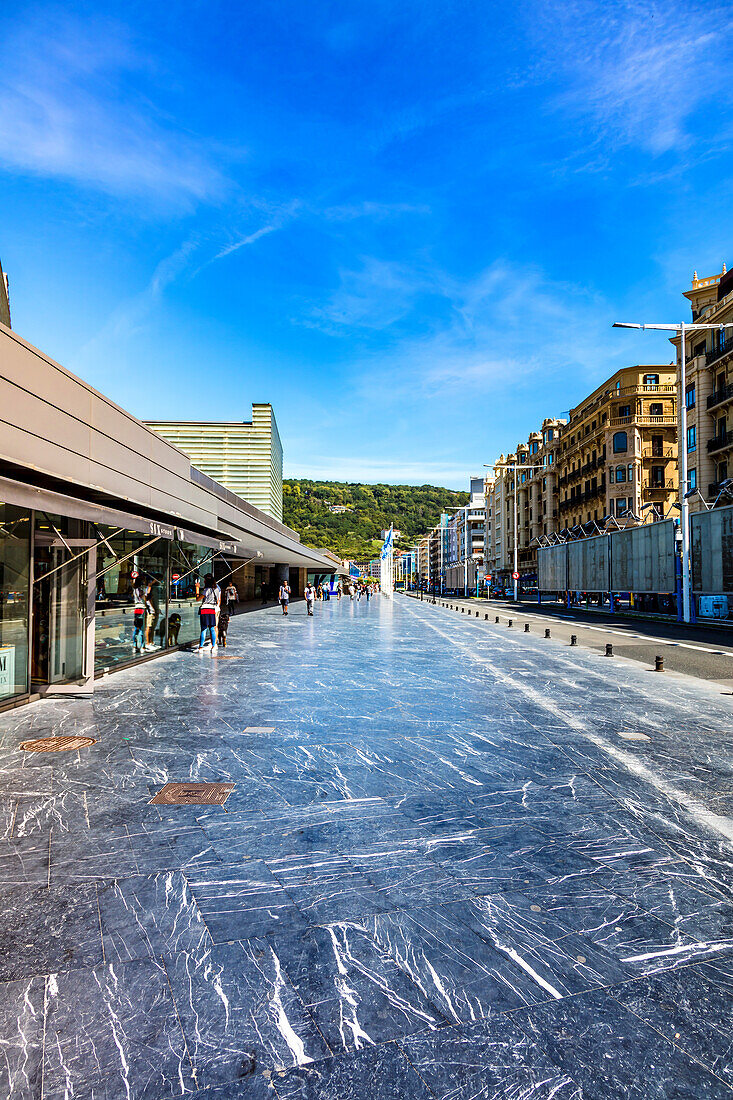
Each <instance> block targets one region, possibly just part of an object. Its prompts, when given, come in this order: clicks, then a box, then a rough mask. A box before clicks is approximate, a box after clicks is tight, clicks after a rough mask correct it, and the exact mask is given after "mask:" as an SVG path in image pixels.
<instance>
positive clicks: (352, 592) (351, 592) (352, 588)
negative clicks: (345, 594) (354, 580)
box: [349, 584, 354, 600]
mask: <svg viewBox="0 0 733 1100" xmlns="http://www.w3.org/2000/svg"><path fill="white" fill-rule="evenodd" d="M353 598H354V586H353V584H350V585H349V599H350V600H353Z"/></svg>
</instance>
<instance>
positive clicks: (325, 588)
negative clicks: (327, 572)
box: [323, 578, 331, 601]
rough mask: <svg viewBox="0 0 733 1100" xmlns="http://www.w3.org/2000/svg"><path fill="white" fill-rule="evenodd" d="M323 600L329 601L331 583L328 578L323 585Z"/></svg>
mask: <svg viewBox="0 0 733 1100" xmlns="http://www.w3.org/2000/svg"><path fill="white" fill-rule="evenodd" d="M323 598H324V600H326V601H328V600H330V599H331V581H330V579H329V578H326V580H325V582H324V585H323Z"/></svg>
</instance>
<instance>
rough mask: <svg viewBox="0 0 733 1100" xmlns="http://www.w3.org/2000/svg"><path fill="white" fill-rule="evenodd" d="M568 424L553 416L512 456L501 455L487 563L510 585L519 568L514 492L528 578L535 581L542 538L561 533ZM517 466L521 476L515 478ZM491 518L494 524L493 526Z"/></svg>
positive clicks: (489, 508) (489, 504)
mask: <svg viewBox="0 0 733 1100" xmlns="http://www.w3.org/2000/svg"><path fill="white" fill-rule="evenodd" d="M564 425H565V421H564V420H559V419H557V418H553V417H548V418H546V419H545V420H543V422H542V427H541V429H540V431H538V432H532V433H531V434H530V436H529V438H528V440H527V442H526V443H518V444H517V447H516V450H515V452H514V453H513V454H509V455H507V456H506V457H505V456H504V455H501V456H500V458H499V459H498V460H497V462H496V463H495V467H494V479H493V482H492V481H488V480H487V483H486V513H487V524H486V530H487V539H486V550H485V561H486V568H487V571H488V572H491V573H492V576H494V575H496V576H495V577H494V579H496V580H501V581H506V580H508V574H509V573H510V572H511V571H512V569H513V568H514V494H515V492H516V493H518V498H517V549H518V552H517V558H518V564H519V572H520V575H521V576H522V578H523V580H524V581H525V582H527V583H531V582H532V580H533V579H536V577H535V575H536V571H537V545H536V542H535V541H534V540H536V539H537V538H538V537H539V536H540V535H548V534H551V533H552V532H553V531H556V530H557V521H558V507H559V506H558V452H559V448H560V433H561V431H562V429H563V427H564ZM515 467H516V475H515ZM489 517H490V519H491V522H489Z"/></svg>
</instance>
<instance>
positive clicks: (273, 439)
mask: <svg viewBox="0 0 733 1100" xmlns="http://www.w3.org/2000/svg"><path fill="white" fill-rule="evenodd" d="M145 424H146V426H147V427H148V428H152V430H153V431H154V432H156V433H157V434H158V435H159V436H162V438H163V439H165V440H167V441H168V443H172V444H173V445H174V446H175V447H178V449H179V450H181V451H183V453H184V454H186V455H188V457H189V458H190V460H191V463H192V464H193V466H195V467H196V469H197V470H199V471H201V472H202V473H203V474H206V475H207V476H208V477H210V478H213V480H214V481H216V482H217V483H218V484H219V485H223V486H224V487H225V488H226V489H229V490H230V492H232V493H234V494H236V495H237V496H239V497H241V498H242V499H243V500H247V501H249V503H250V504H254V505H255V506H256V507H257V508H260V509H261V510H262V511H263V512H266V513H267V514H268V515H270V516H273V517H274V518H275V519H277V520H280V521H282V518H283V448H282V443H281V442H280V433H279V432H278V430H277V423H276V421H275V414H274V412H273V411H272V405H270V404H265V403H263V404H254V405H252V419H251V420H249V421H234V422H232V423H229V422H226V423H220V422H213V421H173V420H146V421H145Z"/></svg>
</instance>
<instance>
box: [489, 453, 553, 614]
mask: <svg viewBox="0 0 733 1100" xmlns="http://www.w3.org/2000/svg"><path fill="white" fill-rule="evenodd" d="M484 466H485V467H486V469H487V470H494V471H496V470H498V469H502V470H512V471H513V473H514V569H513V573H514V576H513V577H512V580H513V581H514V602H515V603H518V602H519V547H518V545H517V543H518V533H517V527H518V518H517V500H518V498H519V489H518V487H517V470H544V469H545V467H544V466H528V465H527V464H526V463H525V462H514V463H511V462H499V463H498V464H495V465H493V466H491V465H490V464H489V463H488V462H484Z"/></svg>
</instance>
